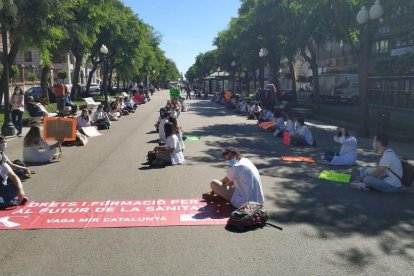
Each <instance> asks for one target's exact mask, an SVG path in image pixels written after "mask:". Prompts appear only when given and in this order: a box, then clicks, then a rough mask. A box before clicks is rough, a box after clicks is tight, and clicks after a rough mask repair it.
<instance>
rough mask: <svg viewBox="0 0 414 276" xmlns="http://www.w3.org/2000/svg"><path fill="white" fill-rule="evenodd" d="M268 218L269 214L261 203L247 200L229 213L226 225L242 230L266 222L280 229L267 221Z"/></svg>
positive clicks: (261, 225)
mask: <svg viewBox="0 0 414 276" xmlns="http://www.w3.org/2000/svg"><path fill="white" fill-rule="evenodd" d="M268 219H269V215H268V214H267V212H266V210H265V209H264V207H263V204H260V203H257V202H254V201H249V202H247V203H245V204H243V205H242V206H240V208H239V209H237V210H236V211H233V212H232V213H231V215H230V218H229V219H228V220H227V226H226V227H227V228H229V229H232V230H236V231H240V232H242V231H246V230H252V229H255V228H257V227H263V226H265V225H266V224H268V225H271V226H273V227H275V228H278V229H279V230H282V228H280V227H277V226H275V225H272V224H270V223H267V220H268Z"/></svg>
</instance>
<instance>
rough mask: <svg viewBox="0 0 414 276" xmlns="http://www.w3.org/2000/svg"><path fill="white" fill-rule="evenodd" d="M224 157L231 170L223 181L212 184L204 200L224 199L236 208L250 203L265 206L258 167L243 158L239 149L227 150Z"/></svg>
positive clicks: (215, 181) (214, 181) (204, 195)
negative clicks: (253, 202)
mask: <svg viewBox="0 0 414 276" xmlns="http://www.w3.org/2000/svg"><path fill="white" fill-rule="evenodd" d="M222 155H223V157H224V159H225V161H226V162H227V163H228V165H229V166H230V169H229V170H228V171H227V175H226V176H225V177H224V178H223V179H222V180H221V181H220V180H217V179H215V180H213V181H212V182H211V183H210V187H211V190H212V191H211V192H210V193H205V194H203V198H204V199H205V200H207V201H209V200H214V199H221V198H223V199H225V200H227V201H229V202H230V203H231V204H232V205H233V206H234V207H236V208H239V207H240V206H241V205H243V204H244V203H246V202H249V201H255V202H258V203H261V204H263V203H264V196H263V188H262V182H261V179H260V174H259V171H258V170H257V168H256V166H255V165H254V164H253V163H252V162H251V161H250V160H249V159H247V158H245V157H242V156H241V154H240V151H239V150H238V149H237V148H226V149H225V150H224V151H223V153H222Z"/></svg>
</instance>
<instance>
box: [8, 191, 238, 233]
mask: <svg viewBox="0 0 414 276" xmlns="http://www.w3.org/2000/svg"><path fill="white" fill-rule="evenodd" d="M230 212H231V205H230V204H229V203H227V202H224V201H222V202H204V201H203V200H201V199H156V200H106V201H70V202H56V201H51V202H36V201H30V202H28V203H26V205H24V206H18V207H15V208H13V209H8V210H3V211H0V229H3V230H4V229H48V228H60V229H62V228H105V227H142V226H172V225H177V226H178V225H183V226H184V225H223V224H226V222H227V219H228V217H229V216H230Z"/></svg>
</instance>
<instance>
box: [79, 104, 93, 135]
mask: <svg viewBox="0 0 414 276" xmlns="http://www.w3.org/2000/svg"><path fill="white" fill-rule="evenodd" d="M76 120H77V125H76V128H77V130H79V131H81V132H82V128H83V127H89V126H92V122H91V118H90V117H89V111H88V109H86V108H83V109H82V111H81V114H80V115H79V116H78V117H77V118H76Z"/></svg>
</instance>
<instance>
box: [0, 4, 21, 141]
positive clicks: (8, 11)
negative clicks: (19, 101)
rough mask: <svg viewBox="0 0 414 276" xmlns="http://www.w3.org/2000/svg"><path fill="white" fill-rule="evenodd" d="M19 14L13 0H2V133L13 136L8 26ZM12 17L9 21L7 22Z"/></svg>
mask: <svg viewBox="0 0 414 276" xmlns="http://www.w3.org/2000/svg"><path fill="white" fill-rule="evenodd" d="M16 15H17V6H16V5H15V4H14V3H13V1H12V0H0V18H1V40H2V43H3V56H2V63H3V83H2V85H3V95H4V123H3V125H2V126H1V134H2V135H4V136H12V135H15V134H16V128H15V127H14V126H13V124H12V122H11V118H10V110H9V102H10V101H9V100H10V99H9V74H10V72H9V60H8V52H9V50H8V27H9V26H10V21H12V20H14V18H15V17H16ZM7 19H10V20H9V22H7V21H8V20H7Z"/></svg>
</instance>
